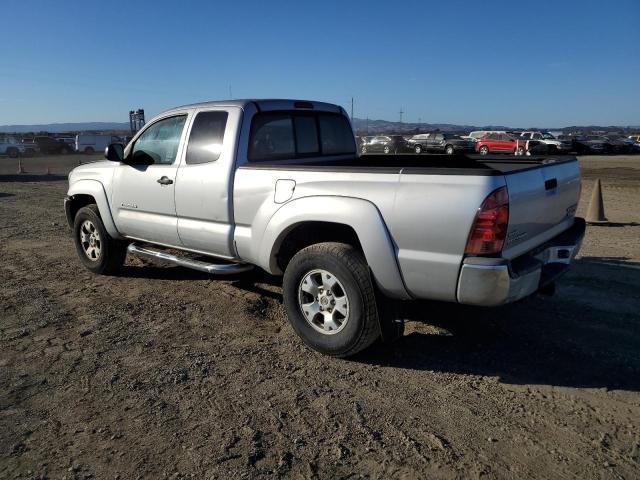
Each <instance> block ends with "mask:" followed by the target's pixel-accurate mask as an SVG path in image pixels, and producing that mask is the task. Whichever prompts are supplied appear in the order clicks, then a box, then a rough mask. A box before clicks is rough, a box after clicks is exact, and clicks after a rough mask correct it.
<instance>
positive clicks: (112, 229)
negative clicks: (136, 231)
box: [67, 179, 122, 239]
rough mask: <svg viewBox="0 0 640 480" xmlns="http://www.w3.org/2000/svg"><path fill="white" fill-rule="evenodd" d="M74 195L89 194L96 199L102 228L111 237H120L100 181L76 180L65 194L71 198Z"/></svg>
mask: <svg viewBox="0 0 640 480" xmlns="http://www.w3.org/2000/svg"><path fill="white" fill-rule="evenodd" d="M74 195H91V196H92V197H93V198H94V199H95V200H96V205H98V210H99V211H100V217H101V218H102V223H104V228H106V229H107V233H109V235H110V236H111V237H112V238H116V239H120V238H122V235H120V232H118V229H117V228H116V224H115V222H114V221H113V216H112V215H111V208H110V207H109V202H108V200H107V193H106V192H105V190H104V186H103V185H102V183H100V182H99V181H97V180H90V179H84V180H78V181H77V182H74V183H73V185H71V186H70V187H69V191H68V192H67V196H69V197H70V198H73V196H74Z"/></svg>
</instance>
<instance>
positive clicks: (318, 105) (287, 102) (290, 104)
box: [162, 98, 345, 114]
mask: <svg viewBox="0 0 640 480" xmlns="http://www.w3.org/2000/svg"><path fill="white" fill-rule="evenodd" d="M250 104H253V105H255V106H256V107H257V109H258V110H261V111H270V110H271V111H272V110H316V111H322V112H335V113H345V112H344V109H343V108H342V107H340V106H339V105H334V104H332V103H325V102H316V101H311V100H293V99H276V98H268V99H266V98H265V99H240V100H216V101H212V102H201V103H192V104H189V105H182V106H180V107H175V108H171V109H169V110H166V111H164V112H162V114H166V113H168V112H173V111H180V110H191V109H195V108H207V107H240V108H242V109H244V108H245V107H247V106H248V105H250ZM296 104H298V105H303V104H306V105H307V106H306V107H301V106H297V105H296ZM309 104H311V105H312V106H313V108H309V107H308V105H309Z"/></svg>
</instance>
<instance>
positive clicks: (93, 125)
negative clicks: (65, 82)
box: [0, 122, 129, 133]
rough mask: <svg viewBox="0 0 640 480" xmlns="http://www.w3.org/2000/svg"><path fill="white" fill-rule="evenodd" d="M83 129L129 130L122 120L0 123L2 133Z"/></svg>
mask: <svg viewBox="0 0 640 480" xmlns="http://www.w3.org/2000/svg"><path fill="white" fill-rule="evenodd" d="M85 130H97V131H102V130H129V124H128V123H125V122H122V123H118V122H82V123H44V124H40V125H0V132H2V133H26V132H50V133H58V132H82V131H85Z"/></svg>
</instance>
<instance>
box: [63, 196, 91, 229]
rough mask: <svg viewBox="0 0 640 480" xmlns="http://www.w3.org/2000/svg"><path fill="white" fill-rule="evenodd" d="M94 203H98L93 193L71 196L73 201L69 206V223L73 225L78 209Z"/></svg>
mask: <svg viewBox="0 0 640 480" xmlns="http://www.w3.org/2000/svg"><path fill="white" fill-rule="evenodd" d="M92 203H96V199H95V198H93V197H92V196H91V195H85V194H78V195H74V196H73V197H71V201H70V202H69V206H68V208H67V220H68V221H69V225H71V226H73V222H74V220H75V218H76V213H78V210H80V209H81V208H82V207H86V206H87V205H91V204H92Z"/></svg>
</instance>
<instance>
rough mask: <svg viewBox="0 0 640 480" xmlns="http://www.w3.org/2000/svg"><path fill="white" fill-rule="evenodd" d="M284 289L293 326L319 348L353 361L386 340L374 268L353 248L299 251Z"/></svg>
mask: <svg viewBox="0 0 640 480" xmlns="http://www.w3.org/2000/svg"><path fill="white" fill-rule="evenodd" d="M283 290H284V304H285V308H286V310H287V317H288V318H289V322H290V323H291V326H292V327H293V329H294V330H295V331H296V333H297V334H298V335H299V336H300V338H302V340H303V341H304V343H306V344H307V345H308V346H310V347H311V348H313V349H314V350H317V351H319V352H321V353H324V354H326V355H331V356H335V357H347V356H350V355H354V354H355V353H357V352H359V351H361V350H363V349H365V348H367V347H368V346H370V345H371V344H372V343H373V342H375V341H376V340H377V339H378V338H379V337H380V326H379V323H378V313H377V309H376V299H375V293H374V287H373V282H372V280H371V275H370V274H369V268H368V266H367V263H366V261H365V259H364V257H363V255H362V254H361V253H360V252H359V251H358V250H356V249H355V248H354V247H352V246H351V245H347V244H344V243H333V242H327V243H318V244H315V245H311V246H310V247H307V248H304V249H303V250H301V251H299V252H298V253H297V254H296V255H295V256H294V257H293V258H292V259H291V262H289V265H288V266H287V269H286V271H285V273H284V282H283Z"/></svg>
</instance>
